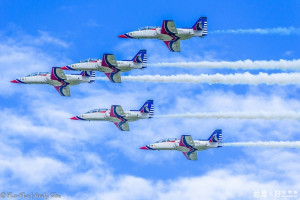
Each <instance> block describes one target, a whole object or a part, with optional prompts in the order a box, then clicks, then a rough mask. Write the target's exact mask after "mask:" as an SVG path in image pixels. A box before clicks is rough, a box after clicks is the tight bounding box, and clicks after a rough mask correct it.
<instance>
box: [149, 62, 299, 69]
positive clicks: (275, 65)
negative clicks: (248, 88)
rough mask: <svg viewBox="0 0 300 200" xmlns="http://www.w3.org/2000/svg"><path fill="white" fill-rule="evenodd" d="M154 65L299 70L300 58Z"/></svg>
mask: <svg viewBox="0 0 300 200" xmlns="http://www.w3.org/2000/svg"><path fill="white" fill-rule="evenodd" d="M151 66H154V67H181V68H218V69H244V70H256V69H265V70H272V69H279V70H299V69H300V59H295V60H282V59H281V60H238V61H199V62H173V63H172V62H162V63H155V64H151Z"/></svg>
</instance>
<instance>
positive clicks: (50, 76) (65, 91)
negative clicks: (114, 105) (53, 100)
mask: <svg viewBox="0 0 300 200" xmlns="http://www.w3.org/2000/svg"><path fill="white" fill-rule="evenodd" d="M94 81H95V72H93V71H90V72H87V71H82V72H81V73H80V74H65V73H64V71H63V70H61V69H60V68H59V67H52V70H51V73H49V72H36V73H32V74H29V75H27V76H25V77H23V78H19V79H15V80H12V81H11V82H12V83H24V84H49V85H52V86H54V88H55V89H56V90H57V92H58V93H59V94H60V95H61V96H71V94H70V87H69V86H72V85H77V84H80V83H92V82H94Z"/></svg>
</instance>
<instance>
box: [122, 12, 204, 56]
mask: <svg viewBox="0 0 300 200" xmlns="http://www.w3.org/2000/svg"><path fill="white" fill-rule="evenodd" d="M204 36H207V18H206V17H200V18H199V19H198V20H197V21H196V23H195V24H194V25H193V26H192V28H176V26H175V23H174V21H172V20H164V21H163V23H162V26H161V27H151V26H146V27H143V28H140V29H138V30H137V31H133V32H129V33H125V34H122V35H119V37H120V38H132V39H159V40H162V41H163V42H164V43H165V44H166V45H167V47H168V48H169V50H170V51H172V52H179V51H180V40H186V39H190V38H191V37H204Z"/></svg>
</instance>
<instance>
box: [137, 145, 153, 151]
mask: <svg viewBox="0 0 300 200" xmlns="http://www.w3.org/2000/svg"><path fill="white" fill-rule="evenodd" d="M140 149H144V150H153V149H152V148H150V147H149V146H148V145H146V146H143V147H141V148H140Z"/></svg>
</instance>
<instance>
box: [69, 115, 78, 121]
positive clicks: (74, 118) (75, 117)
mask: <svg viewBox="0 0 300 200" xmlns="http://www.w3.org/2000/svg"><path fill="white" fill-rule="evenodd" d="M70 119H72V120H80V118H79V117H78V116H74V117H71V118H70Z"/></svg>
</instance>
